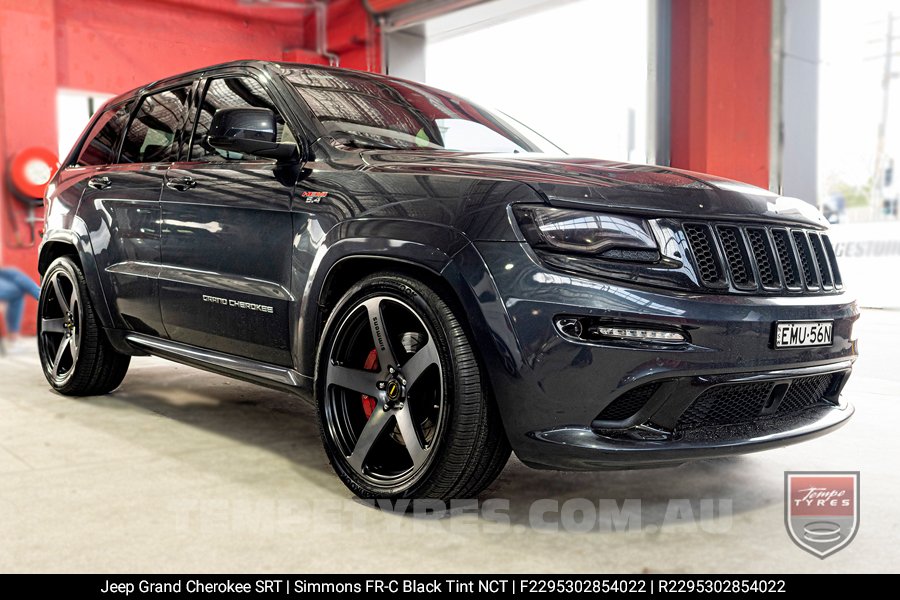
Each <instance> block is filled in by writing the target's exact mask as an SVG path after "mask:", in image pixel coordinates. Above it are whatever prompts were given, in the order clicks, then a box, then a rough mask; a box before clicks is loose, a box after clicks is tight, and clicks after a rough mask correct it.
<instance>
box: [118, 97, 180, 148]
mask: <svg viewBox="0 0 900 600" xmlns="http://www.w3.org/2000/svg"><path fill="white" fill-rule="evenodd" d="M190 93H191V86H190V85H186V86H184V87H179V88H175V89H171V90H166V91H164V92H158V93H156V94H153V95H151V96H145V97H144V99H143V100H142V101H141V106H140V108H139V109H138V111H137V113H136V114H135V115H134V118H133V119H132V120H131V125H129V127H128V133H127V134H126V135H125V141H124V142H123V143H122V152H121V153H120V154H119V162H120V163H133V162H143V163H154V162H171V161H174V160H176V159H177V158H178V144H177V141H178V140H176V139H175V136H176V135H178V132H179V131H180V130H181V129H182V128H183V126H184V124H185V120H186V119H187V104H188V97H189V96H190Z"/></svg>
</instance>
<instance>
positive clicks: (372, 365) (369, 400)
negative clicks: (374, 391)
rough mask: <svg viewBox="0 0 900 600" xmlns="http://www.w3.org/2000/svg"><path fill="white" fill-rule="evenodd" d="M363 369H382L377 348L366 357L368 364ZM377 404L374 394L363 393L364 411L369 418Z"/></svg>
mask: <svg viewBox="0 0 900 600" xmlns="http://www.w3.org/2000/svg"><path fill="white" fill-rule="evenodd" d="M363 369H365V370H366V371H379V370H380V369H381V367H379V366H378V352H377V351H376V350H375V348H372V351H371V352H369V356H367V357H366V364H364V365H363ZM376 404H377V403H376V402H375V398H373V397H372V396H367V395H365V394H363V395H362V406H363V412H364V413H366V418H367V419H368V418H369V417H371V416H372V411H374V410H375V405H376Z"/></svg>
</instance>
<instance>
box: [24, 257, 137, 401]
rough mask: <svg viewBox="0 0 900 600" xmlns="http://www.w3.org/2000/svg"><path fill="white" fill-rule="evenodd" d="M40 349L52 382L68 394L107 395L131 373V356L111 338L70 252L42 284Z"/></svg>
mask: <svg viewBox="0 0 900 600" xmlns="http://www.w3.org/2000/svg"><path fill="white" fill-rule="evenodd" d="M38 353H39V354H40V357H41V366H42V367H43V371H44V376H45V377H46V378H47V381H48V382H49V383H50V385H51V386H52V387H53V389H54V390H56V391H57V392H59V393H60V394H63V395H66V396H98V395H102V394H107V393H109V392H111V391H113V390H114V389H116V388H117V387H119V384H121V383H122V380H123V379H124V378H125V373H126V372H128V365H129V364H130V362H131V357H130V356H128V355H125V354H121V353H119V352H116V350H115V349H113V347H112V346H111V345H110V343H109V341H108V340H107V339H106V334H104V333H103V331H102V330H101V328H100V321H99V319H98V318H97V314H96V312H95V311H94V305H93V303H92V302H91V297H90V294H88V289H87V284H86V283H85V280H84V274H83V273H82V272H81V267H79V266H78V264H77V263H76V262H75V261H74V260H72V259H71V258H70V257H68V256H62V257H60V258H57V259H56V260H55V261H53V263H52V264H51V265H50V266H49V267H48V268H47V272H46V273H44V277H43V280H42V282H41V297H40V300H39V301H38Z"/></svg>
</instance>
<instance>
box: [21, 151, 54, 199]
mask: <svg viewBox="0 0 900 600" xmlns="http://www.w3.org/2000/svg"><path fill="white" fill-rule="evenodd" d="M57 168H59V159H58V158H57V157H56V154H54V153H53V152H51V151H50V150H47V149H46V148H40V147H38V146H34V147H31V148H25V149H24V150H21V151H19V152H17V153H16V155H15V156H13V159H12V161H11V162H10V164H9V175H10V181H12V184H13V187H14V188H15V190H14V191H16V192H18V193H20V194H21V195H23V196H27V197H29V198H43V197H44V191H45V190H46V189H47V184H48V183H50V179H51V178H52V177H53V174H54V173H56V169H57Z"/></svg>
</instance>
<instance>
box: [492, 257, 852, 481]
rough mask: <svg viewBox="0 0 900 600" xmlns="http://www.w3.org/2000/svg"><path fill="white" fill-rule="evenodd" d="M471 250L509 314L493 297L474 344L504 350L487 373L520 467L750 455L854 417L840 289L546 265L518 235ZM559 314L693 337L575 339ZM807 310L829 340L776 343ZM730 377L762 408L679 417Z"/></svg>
mask: <svg viewBox="0 0 900 600" xmlns="http://www.w3.org/2000/svg"><path fill="white" fill-rule="evenodd" d="M477 250H478V252H479V254H480V257H481V260H483V261H484V264H485V265H486V266H487V269H488V271H489V273H490V275H491V278H492V280H493V281H492V283H493V287H494V289H495V290H496V294H497V304H501V303H502V307H503V314H500V313H499V311H498V310H497V308H496V306H494V307H493V308H491V309H490V310H486V311H485V318H486V319H487V320H488V322H489V326H490V328H491V330H492V332H491V336H490V338H489V339H488V340H487V341H485V340H480V341H479V343H480V345H481V346H482V350H483V354H485V355H493V356H500V357H501V358H502V359H501V360H497V361H487V362H488V363H489V366H490V373H489V375H490V379H491V383H492V386H493V389H494V393H495V397H496V399H497V402H498V404H499V408H500V411H501V414H502V416H503V421H504V426H505V428H506V431H507V435H508V436H509V438H510V443H511V444H512V446H513V449H514V450H515V452H516V454H517V456H518V457H519V458H520V460H522V461H523V462H525V463H526V464H529V465H531V466H535V467H541V468H562V469H598V468H614V467H636V466H657V465H663V464H672V463H678V462H684V461H687V460H691V459H696V458H708V457H713V456H723V455H729V454H736V453H744V452H751V451H756V450H763V449H767V448H771V447H776V446H782V445H786V444H790V443H794V442H798V441H802V440H804V439H809V438H812V437H815V436H818V435H822V434H824V433H827V432H829V431H831V430H833V429H836V428H837V427H839V426H840V425H842V424H843V423H844V422H846V420H847V419H848V418H849V417H850V416H851V415H852V414H853V408H852V407H851V406H849V405H848V404H847V403H846V402H843V401H842V400H840V390H841V388H842V387H843V384H844V383H845V382H846V379H847V376H849V372H850V369H851V366H852V363H853V361H854V360H855V358H856V355H857V345H856V342H855V340H854V338H853V335H852V328H853V323H854V321H855V320H856V319H857V318H858V316H859V313H858V309H857V306H856V303H855V302H854V301H853V299H852V298H851V297H849V296H848V295H847V294H845V293H842V294H833V295H819V296H769V297H763V296H739V295H713V294H684V293H679V292H675V291H666V290H655V289H649V288H642V287H639V286H632V285H629V284H623V283H621V282H612V281H599V280H594V279H589V278H587V277H584V278H582V277H579V276H576V275H567V274H561V273H557V272H553V271H549V270H548V269H546V267H544V266H543V265H542V264H541V263H540V261H539V260H538V259H537V258H536V257H535V256H534V254H533V253H532V252H531V251H530V248H529V247H528V246H527V245H525V244H520V243H512V242H496V243H495V242H486V243H479V244H478V245H477ZM482 296H483V297H484V294H483V295H482ZM485 307H489V304H488V303H485ZM559 315H579V316H584V317H594V318H601V319H606V320H612V321H616V322H629V323H640V324H644V325H646V326H648V327H650V326H659V327H660V328H662V329H671V328H678V329H680V330H683V331H687V332H689V341H688V342H686V343H684V344H678V345H671V344H654V343H643V342H642V343H638V342H631V341H622V340H610V341H607V342H603V343H578V342H575V341H572V340H569V339H566V338H564V337H563V336H562V335H560V333H559V332H558V331H557V330H556V328H555V326H554V319H555V317H557V316H559ZM812 319H831V320H833V321H834V329H833V343H832V345H831V346H830V347H827V348H795V349H779V350H776V349H774V348H773V347H772V330H773V326H774V323H775V322H776V321H794V320H796V321H801V320H812ZM498 349H499V352H498ZM817 377H824V378H827V380H828V390H827V393H822V394H820V395H821V397H820V398H814V399H813V400H815V401H811V402H808V403H805V404H803V405H802V406H801V405H800V404H797V405H796V406H794V408H796V410H794V409H791V410H783V411H782V410H776V409H777V408H778V406H777V403H778V402H781V400H782V398H783V397H784V395H785V393H786V392H785V390H788V389H790V387H791V386H792V384H793V382H795V381H800V380H809V381H813V380H816V379H815V378H817ZM738 384H750V385H751V386H753V385H755V387H751V388H747V389H754V390H756V391H759V392H760V393H763V394H765V397H760V398H761V399H760V402H762V404H760V407H761V408H760V410H761V414H760V415H759V418H754V419H753V420H752V422H740V423H739V424H733V423H728V422H727V419H724V420H723V419H718V420H717V419H716V418H713V419H712V421H711V422H710V423H697V422H694V423H690V424H689V426H688V424H686V422H685V420H684V416H685V415H686V414H687V410H688V408H689V407H691V406H692V404H693V403H694V401H696V400H697V399H698V398H700V397H701V395H702V394H703V393H704V392H705V391H707V390H709V389H711V388H715V387H719V388H720V389H723V386H727V385H738ZM648 385H652V386H653V393H652V394H650V395H649V396H648V397H647V398H646V402H644V403H643V404H641V405H640V406H639V408H638V409H636V410H635V411H634V413H633V414H629V415H626V416H625V417H622V415H618V416H617V418H616V419H612V420H610V419H608V418H606V419H604V418H599V417H600V416H601V415H603V414H604V409H606V408H607V407H609V406H610V405H611V403H613V402H614V401H615V400H617V399H618V398H620V397H622V396H623V395H624V394H626V393H628V392H630V391H636V390H639V389H641V388H642V387H643V388H645V389H646V387H647V386H648ZM798 389H799V387H798ZM824 389H825V388H824V387H823V388H822V390H824ZM820 391H821V390H820ZM739 396H740V395H738V397H737V400H734V399H732V400H731V401H732V402H740V401H741V400H740V397H739ZM773 399H774V400H773ZM750 401H752V402H755V401H757V399H751V400H750ZM769 402H773V403H775V404H776V405H775V406H774V407H769V405H768V404H767V403H769ZM735 406H736V407H738V408H740V405H739V404H736V405H735ZM785 407H786V408H791V406H788V405H785ZM770 408H772V410H769V409H770ZM695 412H696V411H695Z"/></svg>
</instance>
